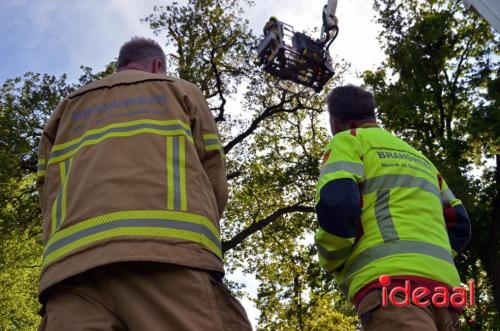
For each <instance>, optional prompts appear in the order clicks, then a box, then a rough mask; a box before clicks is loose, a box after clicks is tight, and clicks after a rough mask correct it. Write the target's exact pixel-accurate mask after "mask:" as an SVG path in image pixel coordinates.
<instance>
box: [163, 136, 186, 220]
mask: <svg viewBox="0 0 500 331" xmlns="http://www.w3.org/2000/svg"><path fill="white" fill-rule="evenodd" d="M166 157H167V160H166V163H167V209H168V210H180V211H185V210H187V197H186V139H185V137H184V136H176V137H167V155H166Z"/></svg>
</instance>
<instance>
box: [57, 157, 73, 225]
mask: <svg viewBox="0 0 500 331" xmlns="http://www.w3.org/2000/svg"><path fill="white" fill-rule="evenodd" d="M64 163H66V164H65V166H64V168H65V169H64V170H65V175H64V184H63V188H62V201H61V220H60V222H59V227H60V226H61V224H63V223H64V220H65V219H66V208H67V204H68V202H67V201H68V193H67V192H68V180H69V173H70V172H71V167H72V165H73V158H71V159H69V160H67V161H65V162H64Z"/></svg>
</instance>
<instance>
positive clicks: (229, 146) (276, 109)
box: [224, 94, 302, 155]
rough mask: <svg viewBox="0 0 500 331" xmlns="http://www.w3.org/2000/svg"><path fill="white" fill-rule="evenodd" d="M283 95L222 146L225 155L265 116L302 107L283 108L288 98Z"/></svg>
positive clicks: (289, 111)
mask: <svg viewBox="0 0 500 331" xmlns="http://www.w3.org/2000/svg"><path fill="white" fill-rule="evenodd" d="M285 95H286V94H284V95H283V97H282V98H281V100H280V103H278V104H276V105H274V106H270V107H268V108H266V110H264V111H263V112H262V113H261V114H260V115H259V116H257V117H256V118H255V119H254V120H253V121H252V123H251V124H250V126H249V127H248V129H246V130H245V131H244V132H242V133H240V134H239V135H238V136H237V137H236V138H234V139H233V140H231V141H230V142H229V143H227V145H226V146H224V153H225V154H226V155H227V154H228V152H229V151H230V150H231V149H232V148H233V147H234V146H235V145H237V144H239V143H240V142H242V141H243V140H244V139H245V138H246V137H248V136H250V135H251V134H252V133H253V132H254V131H255V130H256V129H257V127H258V126H259V124H260V122H262V121H263V120H265V119H266V118H268V117H271V116H273V115H274V114H278V113H293V112H295V111H297V110H299V109H302V107H300V106H298V107H294V108H291V109H284V108H283V105H284V104H285V103H287V102H288V101H289V100H285V98H284V97H285Z"/></svg>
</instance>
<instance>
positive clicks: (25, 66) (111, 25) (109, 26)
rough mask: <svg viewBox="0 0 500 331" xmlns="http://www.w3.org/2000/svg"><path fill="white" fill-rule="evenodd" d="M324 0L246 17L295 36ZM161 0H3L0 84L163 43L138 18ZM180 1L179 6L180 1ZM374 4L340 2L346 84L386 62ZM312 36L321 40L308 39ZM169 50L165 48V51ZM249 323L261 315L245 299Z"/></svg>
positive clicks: (286, 4) (312, 23) (313, 21)
mask: <svg viewBox="0 0 500 331" xmlns="http://www.w3.org/2000/svg"><path fill="white" fill-rule="evenodd" d="M326 1H327V0H324V1H318V0H293V1H290V0H274V1H268V0H255V5H254V6H253V7H251V8H249V9H248V10H247V11H246V14H245V16H246V17H247V18H248V19H249V20H250V26H251V28H252V29H253V30H254V31H255V32H256V33H261V31H262V27H263V25H264V23H265V22H266V21H267V19H268V18H269V17H270V16H277V17H278V19H280V20H281V21H283V22H286V23H288V24H290V25H292V26H293V27H294V28H295V30H296V31H302V30H312V29H313V28H318V29H319V28H320V27H321V24H322V21H321V13H322V9H323V6H324V5H325V4H326ZM170 2H172V1H165V0H164V1H160V0H156V1H155V0H105V1H103V0H79V1H67V0H0V36H1V40H2V42H0V84H1V83H2V82H3V81H4V80H6V79H8V78H14V77H16V76H20V75H22V74H24V73H25V72H27V71H34V72H39V73H48V74H53V75H56V76H59V75H61V74H63V73H66V74H68V78H69V80H70V81H76V80H77V79H78V77H79V76H80V74H81V70H80V65H85V66H89V67H91V68H93V69H94V70H95V71H98V70H101V69H103V68H104V66H105V65H106V64H108V63H109V62H111V61H113V60H114V59H115V58H116V56H117V54H118V50H119V49H120V46H121V45H122V44H123V43H124V42H126V41H127V40H129V39H130V38H131V37H132V36H136V35H137V36H144V37H150V38H153V39H155V40H157V41H158V42H159V43H160V44H161V45H164V44H165V42H164V41H165V37H164V36H159V37H157V36H155V35H154V34H153V33H152V31H151V30H150V29H149V27H148V26H147V25H146V24H144V23H141V22H140V18H144V17H146V16H147V15H148V14H151V13H152V12H153V7H154V6H155V5H165V4H167V3H170ZM179 2H182V1H179ZM372 3H373V1H372V0H356V1H353V0H339V3H338V7H337V13H336V15H337V17H338V19H339V30H340V32H339V35H338V38H337V39H336V40H335V41H334V43H333V44H332V46H331V47H330V53H331V54H332V56H333V57H334V58H335V57H338V58H343V59H345V60H347V61H349V62H350V63H351V64H352V72H351V74H350V75H348V76H347V79H346V81H345V82H346V83H354V84H356V83H357V84H359V83H361V81H360V79H359V78H357V76H356V73H361V72H363V71H364V70H368V69H376V68H377V66H378V65H379V64H380V62H381V61H382V59H383V53H382V51H381V49H380V46H379V44H378V41H377V34H378V31H379V27H378V26H377V24H376V23H375V22H374V19H373V16H374V12H373V9H372ZM313 37H315V38H317V37H319V36H318V35H316V36H313ZM165 50H166V51H167V52H169V49H168V48H165ZM230 278H231V279H232V280H238V281H243V282H244V283H245V284H246V285H247V289H248V290H249V292H250V293H251V294H252V295H255V293H256V287H257V285H258V284H257V283H256V281H255V279H253V278H252V277H249V276H244V275H242V274H236V275H230ZM243 304H244V306H245V309H246V310H247V312H248V315H249V317H250V319H251V321H252V323H253V324H254V325H255V324H256V319H257V317H258V311H257V310H256V309H255V307H254V305H253V304H252V303H251V302H250V301H249V300H247V299H245V300H243Z"/></svg>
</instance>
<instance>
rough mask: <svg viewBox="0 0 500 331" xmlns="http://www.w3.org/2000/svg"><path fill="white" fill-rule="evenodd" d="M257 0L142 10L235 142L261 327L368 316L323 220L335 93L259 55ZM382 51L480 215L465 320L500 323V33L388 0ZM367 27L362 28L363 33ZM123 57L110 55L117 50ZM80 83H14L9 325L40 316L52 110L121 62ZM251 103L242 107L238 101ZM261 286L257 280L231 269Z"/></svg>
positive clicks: (7, 237) (373, 82)
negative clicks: (279, 81)
mask: <svg viewBox="0 0 500 331" xmlns="http://www.w3.org/2000/svg"><path fill="white" fill-rule="evenodd" d="M249 5H250V6H251V5H252V3H251V1H244V0H240V1H237V0H198V1H194V0H191V1H188V2H186V3H182V4H180V3H175V2H172V3H171V4H169V5H165V6H158V7H155V8H154V9H153V11H152V13H151V14H150V15H148V16H147V17H143V18H141V19H142V21H143V22H144V24H146V25H148V26H149V27H150V28H151V29H152V31H153V32H154V33H155V34H156V35H157V37H158V40H161V41H162V43H163V44H164V45H168V46H169V47H171V48H172V49H173V50H174V51H173V52H172V53H171V54H170V55H169V61H168V63H169V68H168V71H169V73H170V74H172V75H175V76H178V77H181V78H183V79H186V80H189V81H192V82H193V83H196V84H197V85H198V86H200V87H201V88H202V90H203V92H204V94H205V96H206V97H207V99H208V100H209V104H210V106H211V110H212V111H213V115H214V118H215V119H216V121H217V123H218V126H219V128H220V131H221V133H222V136H223V142H224V149H225V151H226V153H227V155H228V162H229V164H228V165H229V168H228V177H229V180H230V201H229V204H228V208H227V210H226V212H225V215H224V218H223V220H222V228H223V239H224V242H223V247H224V250H225V251H226V252H225V262H226V266H227V270H228V273H230V274H234V273H243V274H248V275H253V277H255V278H256V279H257V281H258V289H257V295H256V296H255V297H251V299H252V300H253V301H254V303H255V305H256V307H257V308H258V310H259V313H260V315H259V317H258V322H257V328H258V329H259V330H356V329H359V327H360V326H359V324H358V323H357V318H356V316H355V313H354V311H353V309H352V307H351V306H350V304H349V303H347V302H345V299H344V298H343V297H342V295H341V294H340V293H339V291H338V290H337V287H336V284H335V280H334V279H332V276H331V275H329V274H327V273H325V272H323V271H322V270H320V268H319V266H318V263H317V258H316V249H315V247H314V245H313V243H312V239H311V237H312V234H313V233H314V231H315V230H316V227H317V224H316V222H315V218H314V213H313V197H314V185H315V181H316V179H317V177H318V174H319V160H320V158H321V154H322V149H323V146H324V145H325V143H326V142H327V141H328V139H329V133H328V132H327V130H326V128H325V118H326V117H325V115H324V108H325V107H324V97H325V94H326V93H327V92H328V91H329V90H330V89H331V88H332V87H333V86H337V85H340V84H342V83H343V82H344V78H345V77H346V75H347V74H348V73H349V72H350V65H349V63H348V62H346V61H344V60H339V59H336V65H335V66H336V75H335V77H334V79H332V81H331V82H330V84H329V85H328V86H327V88H326V89H325V91H324V92H323V93H322V94H319V95H315V96H313V97H312V98H303V97H300V96H294V95H291V94H289V93H284V92H281V91H279V90H277V89H276V88H275V87H274V81H273V79H272V78H271V77H269V76H267V75H266V74H264V73H263V72H261V71H260V70H259V68H257V66H256V65H255V63H254V61H255V55H254V50H255V47H256V45H257V44H258V42H259V38H260V37H259V36H258V35H257V34H256V33H255V32H253V31H251V30H250V28H249V22H248V21H247V20H246V14H245V12H244V10H243V8H246V7H247V6H249ZM373 5H374V9H375V12H376V17H375V19H376V20H377V22H378V23H379V24H380V26H381V27H382V29H381V31H380V34H379V42H380V46H381V47H382V49H383V51H384V54H385V59H384V61H383V63H382V64H381V66H380V67H379V68H378V69H376V70H372V71H367V72H364V73H361V74H360V77H361V78H362V80H363V81H364V84H365V86H366V87H367V88H368V89H370V90H371V91H373V93H374V95H375V99H376V102H377V105H378V108H377V111H378V115H379V119H380V123H381V125H382V126H383V127H384V128H386V129H388V130H390V131H392V132H394V133H396V134H397V135H398V136H400V137H402V138H404V139H406V140H407V141H408V142H409V143H410V144H412V145H413V146H415V147H416V148H418V149H419V150H421V151H422V152H423V153H425V154H426V155H427V156H428V157H429V158H430V159H431V160H432V161H433V162H434V163H435V164H436V166H437V167H438V168H439V169H440V170H441V172H442V173H443V175H444V176H445V178H446V179H447V181H448V183H449V184H450V186H451V187H452V188H453V190H454V192H455V194H456V195H457V196H458V197H459V198H460V199H462V201H463V202H464V204H465V205H466V207H467V210H468V212H469V214H470V216H471V219H472V220H473V238H472V240H471V242H470V244H469V246H468V248H467V250H466V251H465V252H464V253H463V254H462V255H460V256H459V257H458V258H457V267H458V268H459V272H460V274H461V277H462V279H463V280H464V281H465V280H467V279H470V278H474V279H476V281H477V286H478V289H477V293H478V297H477V300H478V301H477V305H476V306H474V307H472V308H469V309H467V310H466V312H465V314H464V316H463V318H462V325H461V328H462V330H498V329H500V317H499V314H498V311H499V308H500V264H499V263H498V260H499V258H500V251H499V249H500V219H499V218H500V216H499V210H500V201H499V194H498V192H499V182H500V181H499V180H500V174H499V170H498V169H499V167H498V166H499V163H500V157H499V154H500V149H499V147H500V141H499V139H500V138H499V137H500V107H499V105H500V81H499V78H498V77H499V70H500V69H499V68H500V63H499V62H500V60H499V59H500V57H499V55H500V54H499V49H500V47H499V46H500V40H499V39H500V38H499V35H498V34H494V33H493V31H492V29H491V28H490V27H489V26H488V24H487V22H485V21H484V20H483V19H482V18H480V17H479V16H478V15H477V14H475V13H474V12H470V11H467V10H466V9H465V8H464V6H463V4H462V1H450V0H434V1H417V0H406V1H403V0H375V1H374V2H373ZM353 42H355V41H353ZM110 60H111V59H110ZM81 70H82V73H81V77H80V78H79V80H78V82H70V81H68V79H67V77H66V76H65V75H62V76H60V77H55V76H53V75H51V74H42V73H33V72H28V73H25V74H22V75H20V76H19V77H14V78H12V79H7V80H5V81H4V82H3V83H2V84H1V87H0V187H1V190H0V238H1V240H0V289H1V290H0V302H2V304H1V305H0V330H35V329H36V326H37V323H38V321H39V317H38V316H37V315H36V312H37V310H38V309H39V305H38V302H37V298H36V286H37V277H38V273H39V268H40V255H41V251H42V246H41V224H40V222H41V220H40V212H39V209H38V202H37V199H38V197H37V194H36V190H35V188H34V176H35V171H36V149H37V145H38V142H39V137H40V134H41V132H42V130H43V126H44V124H45V123H46V121H47V119H48V117H49V116H50V113H51V112H52V110H53V109H54V108H55V106H56V105H57V103H58V102H59V101H60V100H61V99H62V98H63V97H64V96H66V95H67V94H68V93H70V92H71V91H73V90H74V89H76V88H78V87H79V86H81V85H84V84H86V83H88V82H90V81H93V80H95V79H98V78H101V77H104V76H106V75H108V74H110V73H112V72H113V70H114V63H113V62H111V63H110V64H109V65H108V66H106V68H104V70H102V71H98V72H95V70H93V69H92V68H89V67H85V66H82V67H81ZM235 105H236V106H235ZM229 285H230V286H231V287H232V288H233V290H234V292H235V293H237V294H238V296H240V297H249V294H248V291H247V290H246V288H245V284H244V283H239V282H236V281H232V282H230V284H229Z"/></svg>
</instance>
